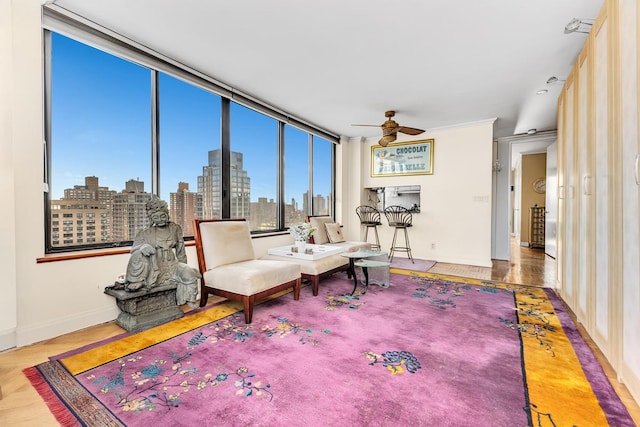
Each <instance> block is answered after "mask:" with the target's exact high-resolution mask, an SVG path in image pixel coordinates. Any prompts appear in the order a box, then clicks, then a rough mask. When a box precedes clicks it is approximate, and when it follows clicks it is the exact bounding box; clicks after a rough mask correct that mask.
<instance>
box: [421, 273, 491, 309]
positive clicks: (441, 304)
mask: <svg viewBox="0 0 640 427" xmlns="http://www.w3.org/2000/svg"><path fill="white" fill-rule="evenodd" d="M411 280H413V281H414V282H417V283H418V284H419V287H417V288H416V289H415V292H414V293H413V294H412V296H413V297H414V298H425V299H429V303H430V304H432V305H434V306H436V307H438V308H440V309H442V310H446V309H447V307H449V308H455V307H456V303H455V302H454V300H453V299H452V298H457V297H462V296H464V293H465V291H469V290H471V289H473V288H474V287H473V286H471V285H468V284H464V283H456V282H448V281H446V280H439V279H432V278H428V277H420V276H413V277H411ZM477 289H481V288H477Z"/></svg>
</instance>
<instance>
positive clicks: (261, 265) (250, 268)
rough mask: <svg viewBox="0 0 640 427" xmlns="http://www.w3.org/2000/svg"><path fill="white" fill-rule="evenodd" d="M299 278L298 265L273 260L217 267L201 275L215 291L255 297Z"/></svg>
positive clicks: (242, 262) (250, 261)
mask: <svg viewBox="0 0 640 427" xmlns="http://www.w3.org/2000/svg"><path fill="white" fill-rule="evenodd" d="M207 267H208V265H207ZM299 277H300V266H299V265H297V264H294V263H291V262H287V261H274V260H268V261H267V260H249V261H241V262H237V263H233V264H227V265H222V266H219V267H217V268H215V269H213V270H208V271H206V272H205V273H204V274H203V278H204V280H205V282H206V283H210V284H211V286H215V288H216V289H221V290H223V291H228V292H234V293H236V294H240V295H255V294H257V293H260V292H262V291H265V290H267V289H271V288H273V287H274V286H276V285H279V284H280V283H286V282H290V281H292V280H296V279H297V278H299Z"/></svg>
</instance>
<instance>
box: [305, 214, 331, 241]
mask: <svg viewBox="0 0 640 427" xmlns="http://www.w3.org/2000/svg"><path fill="white" fill-rule="evenodd" d="M329 222H334V221H333V218H331V217H330V216H312V217H309V223H310V224H311V226H312V227H313V228H315V229H316V231H315V233H313V243H315V244H316V245H324V244H325V243H329V237H328V236H327V230H326V228H325V227H324V225H325V224H326V223H329Z"/></svg>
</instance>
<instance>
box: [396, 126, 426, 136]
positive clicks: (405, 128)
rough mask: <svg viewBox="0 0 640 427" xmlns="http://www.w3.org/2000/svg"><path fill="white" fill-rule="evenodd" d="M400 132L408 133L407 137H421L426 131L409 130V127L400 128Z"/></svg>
mask: <svg viewBox="0 0 640 427" xmlns="http://www.w3.org/2000/svg"><path fill="white" fill-rule="evenodd" d="M398 132H402V133H406V134H407V135H419V134H421V133H422V132H424V130H422V129H416V128H409V127H406V126H399V127H398Z"/></svg>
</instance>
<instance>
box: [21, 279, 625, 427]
mask: <svg viewBox="0 0 640 427" xmlns="http://www.w3.org/2000/svg"><path fill="white" fill-rule="evenodd" d="M351 283H352V282H351V281H350V280H347V279H346V277H342V275H336V276H334V277H332V278H330V279H327V280H325V281H323V282H322V285H321V286H320V295H318V296H317V297H313V296H312V295H311V292H310V291H309V289H303V292H302V294H303V295H302V296H301V299H300V300H299V301H294V300H293V297H292V295H291V294H286V295H284V296H281V297H279V298H277V299H273V300H271V301H268V302H265V303H263V304H261V305H258V306H256V308H255V311H254V315H253V319H254V320H253V323H252V324H251V325H245V324H244V321H243V316H242V314H241V313H236V314H232V315H230V316H227V317H224V318H221V319H214V320H210V319H207V316H211V314H210V313H211V312H212V311H213V310H214V309H204V310H197V311H196V312H194V313H193V314H192V315H190V316H185V318H182V319H179V320H176V321H173V322H170V323H168V324H165V325H161V326H158V327H156V328H153V329H150V330H147V331H143V332H140V333H138V334H133V335H132V334H125V335H123V337H121V338H120V339H117V340H109V341H105V342H104V343H101V344H99V345H92V346H89V347H87V348H83V349H80V350H78V351H75V352H71V353H67V354H64V355H61V356H60V357H54V358H52V359H51V361H49V362H46V363H43V364H41V365H38V366H36V367H33V368H29V369H27V370H25V373H26V374H27V376H28V377H29V378H30V379H31V381H32V383H33V384H34V386H36V388H37V389H38V391H39V392H40V393H41V394H42V395H43V397H44V398H45V399H46V400H47V402H48V404H49V406H50V408H51V410H52V412H54V413H55V414H56V416H57V418H58V420H60V421H61V423H62V424H63V425H69V426H71V425H91V426H93V425H105V426H106V425H127V426H199V425H203V426H214V425H215V426H305V427H313V426H472V425H473V426H509V427H511V426H529V425H541V426H552V425H554V426H559V425H593V424H589V423H588V422H586V421H588V420H589V419H590V418H591V417H593V416H594V415H593V413H594V411H595V412H597V413H598V414H604V415H603V418H602V419H603V420H605V421H604V424H598V425H607V420H608V422H610V425H615V426H632V425H634V424H633V421H631V419H630V418H629V415H628V413H627V412H626V409H625V408H624V406H623V405H622V404H621V402H620V400H619V399H618V398H617V396H616V395H615V393H612V392H611V391H612V388H611V385H610V384H609V383H608V381H607V380H606V376H604V373H603V372H602V369H601V368H600V366H599V365H598V364H597V362H595V358H593V355H592V354H591V353H590V351H589V349H588V347H587V346H586V345H585V343H584V341H582V340H581V339H580V338H579V336H578V337H576V336H575V334H573V333H572V335H573V337H572V340H573V343H572V344H567V348H568V349H569V350H571V349H572V348H579V349H580V352H584V353H585V354H584V355H583V356H581V359H580V360H581V361H582V366H581V364H580V363H578V362H576V363H577V366H576V368H577V369H578V372H583V371H584V372H586V373H587V374H588V376H589V380H590V381H592V382H591V384H597V388H598V390H597V391H596V392H595V395H597V399H592V400H589V401H588V402H587V401H586V400H585V401H582V400H580V401H576V399H577V398H576V396H577V393H575V392H572V391H571V390H568V389H567V388H566V387H567V386H566V381H565V382H563V381H564V379H561V380H560V381H559V382H556V380H555V379H554V378H551V377H550V376H549V375H545V374H544V373H541V372H529V371H527V366H529V363H528V362H527V363H525V359H524V358H523V357H524V356H523V353H524V352H525V349H526V348H527V347H526V346H524V347H523V342H524V343H525V344H526V343H529V344H531V345H532V347H531V348H533V350H532V351H533V354H532V355H531V356H530V357H534V358H536V360H542V362H543V363H541V364H539V365H540V366H542V367H543V368H542V369H544V367H546V366H549V365H552V364H554V363H556V362H557V361H564V357H565V356H564V350H562V346H561V344H562V342H565V341H566V342H568V340H567V339H566V336H565V335H564V334H563V333H562V331H561V330H558V329H561V328H559V327H557V326H553V325H555V322H556V321H557V319H558V318H557V317H556V315H555V312H554V309H553V306H552V305H551V304H549V300H550V299H551V300H554V299H556V298H555V296H554V295H552V294H551V293H548V294H547V293H545V292H544V291H543V290H541V289H535V292H534V291H532V290H530V289H533V288H530V289H528V288H526V287H516V286H511V285H502V284H495V283H491V282H480V281H477V280H475V281H474V280H473V279H468V280H467V279H459V278H458V279H454V278H449V277H443V276H438V275H432V274H428V273H426V274H422V275H420V274H411V275H399V274H394V275H392V280H391V286H390V287H389V288H381V287H378V286H371V287H370V288H369V291H368V292H367V293H366V294H364V295H362V294H360V292H359V291H357V292H356V294H355V295H353V296H352V295H348V294H346V293H347V292H350V291H351ZM306 291H308V292H306ZM520 295H522V296H523V297H524V299H522V300H519V298H520V297H519V296H520ZM544 304H547V306H548V307H547V306H544ZM556 304H558V302H557V301H556ZM543 306H544V307H547V308H544V309H541V307H543ZM558 307H561V304H559V305H558ZM561 317H562V316H561ZM562 322H563V324H564V323H565V322H568V324H569V323H571V321H570V320H569V319H568V318H566V316H565V317H562ZM185 324H189V327H188V328H185V327H184V325H185ZM572 346H573V347H572ZM528 351H529V350H527V352H528ZM580 352H578V353H580ZM571 354H573V353H571ZM563 363H566V362H563ZM531 366H533V365H531ZM563 366H564V365H563ZM563 372H564V374H563V375H571V374H570V373H568V372H567V370H566V369H564V370H563ZM580 375H582V374H580ZM537 378H540V379H537ZM591 378H595V380H591ZM603 378H604V379H603ZM576 381H577V380H576ZM584 383H585V384H586V389H587V391H589V393H590V394H594V392H591V388H590V387H591V386H590V385H589V383H588V382H587V381H586V380H585V381H584ZM536 390H542V393H541V394H538V393H537V392H536ZM537 395H540V396H542V397H541V399H543V398H548V399H550V401H551V402H552V403H553V404H555V403H556V402H560V404H562V403H566V404H565V405H560V406H558V407H557V408H556V407H554V406H553V405H551V406H550V405H549V404H547V403H545V402H543V401H538V400H536V401H532V400H531V399H532V397H531V396H537ZM594 402H595V403H594ZM598 402H600V403H598ZM558 408H561V409H558ZM566 408H570V409H566ZM593 408H595V409H593ZM585 417H587V420H585ZM567 420H568V423H567Z"/></svg>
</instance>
